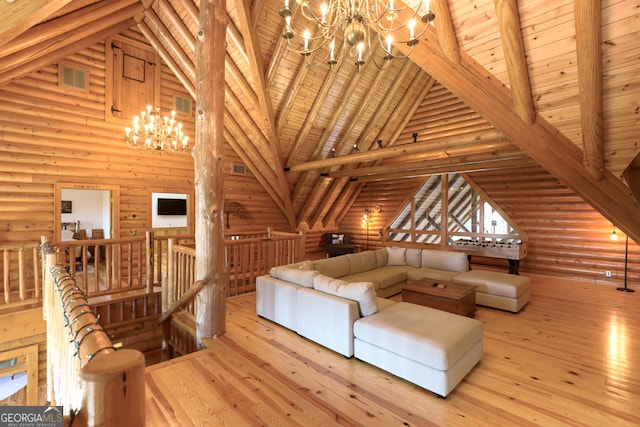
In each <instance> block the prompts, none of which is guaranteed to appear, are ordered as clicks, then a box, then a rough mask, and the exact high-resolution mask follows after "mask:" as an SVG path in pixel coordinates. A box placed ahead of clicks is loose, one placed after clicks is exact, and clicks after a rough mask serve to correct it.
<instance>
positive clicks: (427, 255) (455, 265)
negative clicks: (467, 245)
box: [421, 249, 469, 273]
mask: <svg viewBox="0 0 640 427" xmlns="http://www.w3.org/2000/svg"><path fill="white" fill-rule="evenodd" d="M421 267H428V268H437V269H438V270H449V271H456V272H458V273H462V272H463V271H468V270H469V258H468V257H467V254H465V253H464V252H454V251H445V250H437V249H423V250H422V265H421Z"/></svg>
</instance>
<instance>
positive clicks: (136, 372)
mask: <svg viewBox="0 0 640 427" xmlns="http://www.w3.org/2000/svg"><path fill="white" fill-rule="evenodd" d="M80 376H81V377H82V379H83V380H84V381H85V387H86V389H85V401H84V403H83V405H82V406H83V410H82V417H83V418H86V421H87V425H90V426H116V427H121V426H144V425H145V399H144V392H145V382H144V356H143V355H142V353H140V352H139V351H137V350H130V349H122V350H119V351H116V352H113V353H109V354H104V355H98V356H96V357H95V359H94V360H92V361H91V363H88V364H86V365H85V366H84V367H83V368H82V371H81V372H80Z"/></svg>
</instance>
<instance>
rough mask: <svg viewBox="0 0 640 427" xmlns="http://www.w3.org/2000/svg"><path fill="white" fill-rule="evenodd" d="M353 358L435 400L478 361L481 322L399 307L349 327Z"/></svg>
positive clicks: (416, 307) (402, 304)
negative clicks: (375, 367)
mask: <svg viewBox="0 0 640 427" xmlns="http://www.w3.org/2000/svg"><path fill="white" fill-rule="evenodd" d="M353 334H354V336H355V340H354V356H355V357H356V358H358V359H360V360H363V361H365V362H368V363H370V364H372V365H375V366H377V367H379V368H381V369H384V370H385V371H388V372H390V373H392V374H394V375H396V376H398V377H401V378H404V379H406V380H408V381H411V382H412V383H414V384H417V385H419V386H420V387H423V388H425V389H427V390H430V391H432V392H434V393H436V394H439V395H440V396H443V397H445V396H447V394H449V392H451V390H453V389H454V388H455V386H456V385H458V383H459V382H460V381H462V379H463V378H464V377H465V375H467V373H469V371H471V369H472V368H473V367H474V366H475V365H476V364H477V363H478V362H479V361H480V359H481V358H482V323H480V322H479V321H477V320H474V319H470V318H468V317H464V316H459V315H457V314H452V313H448V312H446V311H441V310H436V309H434V308H429V307H423V306H421V305H416V304H411V303H408V302H399V303H397V304H393V305H392V306H390V307H387V308H385V309H383V310H381V311H379V312H378V313H376V314H372V315H371V316H367V317H363V318H360V319H358V320H357V321H356V322H355V323H354V325H353Z"/></svg>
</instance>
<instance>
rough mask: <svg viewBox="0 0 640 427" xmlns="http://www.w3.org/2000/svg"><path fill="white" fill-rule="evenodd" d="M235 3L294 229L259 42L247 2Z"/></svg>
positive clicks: (238, 1)
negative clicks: (253, 28)
mask: <svg viewBox="0 0 640 427" xmlns="http://www.w3.org/2000/svg"><path fill="white" fill-rule="evenodd" d="M235 4H236V10H237V12H238V17H239V19H240V32H241V34H242V36H243V40H244V46H245V49H246V53H247V56H248V62H249V67H250V68H251V75H252V77H253V80H254V84H255V86H256V95H257V96H258V102H259V105H260V109H261V111H262V116H263V119H264V128H265V130H266V137H267V142H268V145H269V149H270V152H271V157H272V158H273V163H274V169H275V170H274V172H275V175H276V182H277V187H278V188H279V190H280V191H279V192H280V194H281V195H282V198H283V200H284V207H285V210H284V214H285V215H286V216H287V219H288V221H289V226H290V228H291V229H292V230H295V229H296V223H295V213H294V210H293V203H292V202H291V197H290V193H289V186H288V184H287V180H286V177H285V175H284V168H283V161H282V154H281V150H280V140H279V138H278V135H277V133H276V130H275V126H274V123H275V121H274V115H273V107H272V105H271V98H270V97H269V96H268V94H267V86H266V82H265V78H264V64H263V62H262V56H261V55H260V45H259V43H258V40H257V38H256V37H255V32H254V31H252V24H251V19H250V11H249V7H248V4H247V2H245V1H243V0H235Z"/></svg>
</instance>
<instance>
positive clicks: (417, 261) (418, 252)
mask: <svg viewBox="0 0 640 427" xmlns="http://www.w3.org/2000/svg"><path fill="white" fill-rule="evenodd" d="M404 258H405V262H406V263H407V265H410V266H412V267H416V268H420V267H422V249H413V248H407V251H406V252H405V253H404Z"/></svg>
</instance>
